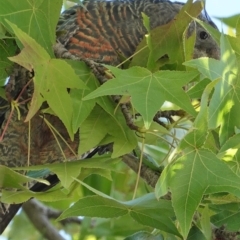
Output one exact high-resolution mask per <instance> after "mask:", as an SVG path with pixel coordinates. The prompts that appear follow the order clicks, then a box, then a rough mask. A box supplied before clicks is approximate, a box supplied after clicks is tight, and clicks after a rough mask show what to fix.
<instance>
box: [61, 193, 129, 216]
mask: <svg viewBox="0 0 240 240" xmlns="http://www.w3.org/2000/svg"><path fill="white" fill-rule="evenodd" d="M127 213H128V210H127V209H126V207H124V206H123V205H122V204H120V203H118V202H117V201H115V200H113V199H110V198H103V197H101V196H88V197H85V198H82V199H80V200H79V201H78V202H76V203H75V204H74V205H73V206H72V207H70V208H69V209H67V210H66V211H64V212H63V213H62V214H61V216H60V217H59V218H58V220H61V219H64V218H67V217H70V216H87V217H101V218H115V217H120V216H123V215H126V214H127Z"/></svg>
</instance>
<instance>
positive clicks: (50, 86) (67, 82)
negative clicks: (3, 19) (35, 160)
mask: <svg viewBox="0 0 240 240" xmlns="http://www.w3.org/2000/svg"><path fill="white" fill-rule="evenodd" d="M7 22H8V24H9V25H10V26H11V27H12V30H13V31H14V33H15V35H16V36H17V37H18V39H19V40H20V41H21V43H22V44H23V46H24V48H23V50H22V51H21V53H20V54H19V55H17V56H15V57H11V58H9V59H10V60H11V61H13V62H16V63H18V64H20V65H21V66H23V67H25V68H26V69H28V70H29V71H32V70H34V74H35V76H34V94H33V97H32V101H31V106H30V109H29V113H28V115H27V118H26V120H29V119H31V117H32V116H33V115H34V114H35V113H36V112H37V111H38V109H39V108H40V106H41V104H42V102H43V101H47V102H48V104H49V106H50V107H51V109H52V110H53V112H54V113H55V114H56V115H57V116H58V117H59V118H60V119H61V120H62V122H63V123H64V125H65V126H66V128H67V129H68V132H69V134H70V136H73V131H72V124H71V122H72V115H73V107H72V100H71V98H70V95H69V93H68V88H84V87H85V85H84V83H83V82H82V81H81V80H80V79H79V77H78V76H77V75H76V74H75V72H74V70H73V69H72V68H71V66H70V65H69V64H67V63H66V62H65V61H64V60H60V59H51V57H50V56H49V55H48V53H47V52H46V51H45V50H44V49H43V48H42V47H41V46H40V45H39V44H38V43H37V42H36V41H35V40H34V39H32V38H31V37H29V36H28V35H27V34H26V33H24V32H23V31H22V30H20V29H19V28H18V27H17V26H16V25H15V24H12V23H10V22H9V21H7Z"/></svg>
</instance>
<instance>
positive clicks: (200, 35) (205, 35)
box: [199, 31, 208, 40]
mask: <svg viewBox="0 0 240 240" xmlns="http://www.w3.org/2000/svg"><path fill="white" fill-rule="evenodd" d="M199 37H200V38H201V39H202V40H205V39H207V38H208V33H207V32H205V31H202V32H200V34H199Z"/></svg>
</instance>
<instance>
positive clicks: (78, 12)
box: [56, 0, 219, 65]
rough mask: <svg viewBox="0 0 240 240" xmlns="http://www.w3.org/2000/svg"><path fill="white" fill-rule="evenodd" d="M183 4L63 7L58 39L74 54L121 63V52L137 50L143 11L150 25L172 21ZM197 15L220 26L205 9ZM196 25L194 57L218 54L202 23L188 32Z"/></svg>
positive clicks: (94, 0)
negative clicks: (64, 9)
mask: <svg viewBox="0 0 240 240" xmlns="http://www.w3.org/2000/svg"><path fill="white" fill-rule="evenodd" d="M183 6H184V4H183V3H180V2H171V1H168V0H144V1H143V0H111V1H105V0H89V1H85V2H83V3H82V5H76V6H73V7H71V8H69V9H67V10H66V11H64V12H63V13H62V15H61V17H60V19H59V22H58V24H57V29H56V32H57V36H58V41H59V42H60V43H61V44H62V45H63V46H64V47H65V48H66V49H67V50H68V51H69V52H70V53H71V54H73V55H75V56H78V57H81V58H82V59H88V60H93V61H95V62H98V63H103V64H110V65H118V64H119V63H120V61H121V58H120V57H119V55H120V56H124V57H125V58H128V57H130V56H132V54H133V53H134V52H135V50H136V48H137V46H138V44H139V43H140V42H141V41H142V39H143V38H144V36H145V34H146V33H147V30H146V28H145V26H144V24H143V17H142V12H143V13H144V14H146V15H147V16H148V17H149V18H150V28H151V29H154V28H156V27H158V26H162V25H165V24H167V23H169V22H170V21H172V20H173V19H174V18H175V16H176V14H177V13H178V12H179V11H180V9H181V8H182V7H183ZM198 18H199V19H200V20H201V21H203V22H205V23H208V24H209V25H210V26H212V27H214V28H216V29H217V27H216V25H215V24H214V23H213V21H212V20H211V18H210V17H209V16H208V14H207V12H206V11H205V10H204V11H203V12H202V13H201V14H200V15H199V16H198ZM195 26H196V33H197V34H196V42H195V51H194V58H198V57H201V56H208V57H211V58H215V59H218V58H219V47H218V45H217V43H216V42H215V40H214V39H213V38H212V37H211V35H210V34H209V33H207V32H206V30H205V29H204V28H203V27H202V26H200V25H199V24H195V23H194V22H192V23H191V24H190V26H189V31H188V36H190V35H191V34H192V33H193V30H194V28H195Z"/></svg>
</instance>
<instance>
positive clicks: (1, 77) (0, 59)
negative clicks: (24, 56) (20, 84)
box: [0, 39, 17, 86]
mask: <svg viewBox="0 0 240 240" xmlns="http://www.w3.org/2000/svg"><path fill="white" fill-rule="evenodd" d="M16 50H17V46H16V44H15V43H14V40H12V39H4V40H0V52H1V54H0V86H3V85H5V83H6V78H7V77H8V76H9V74H10V72H11V67H12V62H11V61H9V59H8V57H10V56H12V55H13V54H15V52H16Z"/></svg>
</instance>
